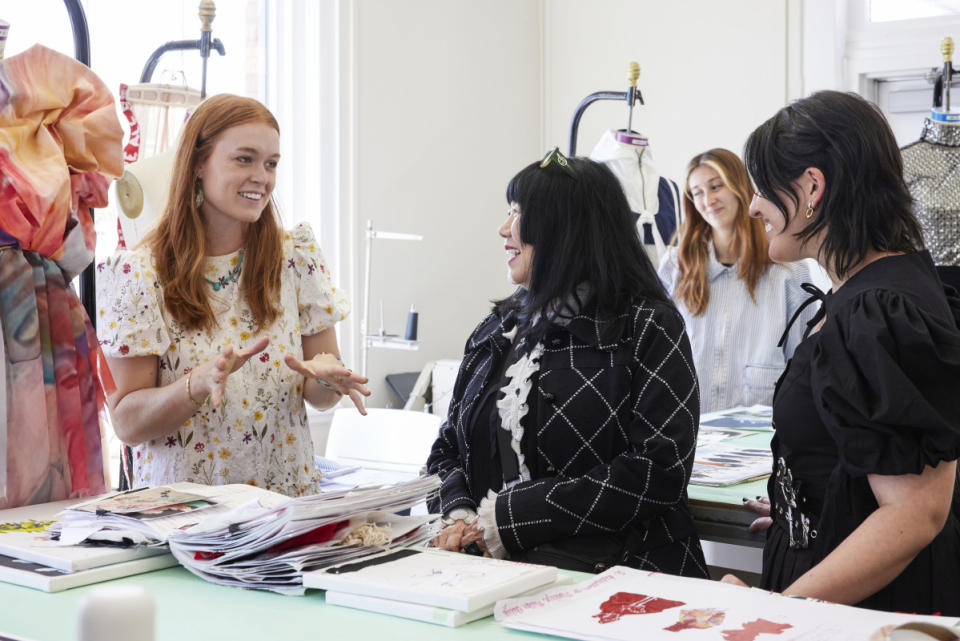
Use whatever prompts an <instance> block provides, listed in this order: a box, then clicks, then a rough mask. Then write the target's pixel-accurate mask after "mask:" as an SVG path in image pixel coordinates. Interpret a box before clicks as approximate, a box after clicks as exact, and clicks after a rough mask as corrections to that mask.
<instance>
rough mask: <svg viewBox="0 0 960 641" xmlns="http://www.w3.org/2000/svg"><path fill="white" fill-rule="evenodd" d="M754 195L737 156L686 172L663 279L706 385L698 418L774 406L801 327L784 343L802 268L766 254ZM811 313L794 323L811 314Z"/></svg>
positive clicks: (714, 155)
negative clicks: (775, 391) (751, 206)
mask: <svg viewBox="0 0 960 641" xmlns="http://www.w3.org/2000/svg"><path fill="white" fill-rule="evenodd" d="M752 195H753V189H752V187H751V184H750V179H749V177H748V176H747V171H746V169H745V168H744V166H743V163H742V162H741V160H740V158H738V157H737V155H736V154H734V153H733V152H732V151H728V150H726V149H711V150H709V151H706V152H704V153H702V154H698V155H697V156H695V157H694V158H693V159H692V160H691V161H690V163H689V164H688V165H687V179H686V187H685V189H684V198H683V210H684V220H683V223H682V224H681V225H680V229H679V230H678V232H677V236H676V237H675V238H674V242H673V244H672V246H671V247H670V248H669V250H668V251H667V253H666V254H665V255H664V257H663V260H662V261H661V263H660V270H659V273H660V278H661V279H662V280H663V283H664V286H665V287H666V288H667V291H668V292H669V293H670V295H671V297H672V298H673V299H674V301H675V302H676V304H677V307H678V309H679V310H680V313H681V314H682V315H683V320H684V322H685V323H686V327H687V334H688V335H689V337H690V343H691V345H692V348H693V359H694V364H695V366H696V368H697V376H698V378H699V381H700V409H701V412H711V411H714V410H720V409H726V408H729V407H736V406H738V405H753V404H756V403H760V404H764V405H769V404H770V403H771V402H772V399H773V386H774V384H775V383H776V380H777V378H778V377H779V376H780V373H781V372H782V371H783V368H784V366H785V365H786V362H787V360H788V359H789V358H790V356H791V355H792V354H793V350H794V348H795V347H796V346H797V344H799V342H800V340H801V339H802V335H803V330H804V328H805V325H806V323H805V322H796V323H794V324H793V327H792V329H791V331H790V332H789V333H788V334H787V336H785V337H783V336H782V334H783V333H784V329H785V328H786V326H787V322H788V321H789V320H790V318H791V317H792V316H793V314H794V312H795V311H796V310H797V308H798V307H799V306H800V305H801V303H802V302H803V300H804V299H805V298H806V295H805V294H804V292H803V291H802V290H801V289H800V284H801V283H803V282H805V281H809V280H810V275H809V273H808V271H807V268H806V267H805V266H804V265H803V264H802V263H793V264H781V263H775V262H773V261H772V260H771V259H770V257H769V256H768V255H767V249H768V243H767V239H766V235H765V234H764V229H763V223H762V222H761V221H760V220H758V219H752V218H750V215H749V213H748V207H749V203H750V199H751V197H752ZM814 311H815V310H814V309H813V306H808V307H807V308H806V309H804V310H803V312H802V316H801V318H800V319H798V321H801V320H802V321H805V320H806V319H807V318H809V317H812V316H813V313H814Z"/></svg>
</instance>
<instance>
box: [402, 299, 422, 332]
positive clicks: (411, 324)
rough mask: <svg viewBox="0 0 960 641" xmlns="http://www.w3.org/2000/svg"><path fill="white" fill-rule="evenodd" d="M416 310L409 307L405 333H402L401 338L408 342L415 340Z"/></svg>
mask: <svg viewBox="0 0 960 641" xmlns="http://www.w3.org/2000/svg"><path fill="white" fill-rule="evenodd" d="M418 316H419V314H417V310H416V309H414V307H413V305H411V306H410V312H409V313H408V314H407V331H406V332H404V334H403V337H404V338H405V339H407V340H408V341H415V340H417V317H418Z"/></svg>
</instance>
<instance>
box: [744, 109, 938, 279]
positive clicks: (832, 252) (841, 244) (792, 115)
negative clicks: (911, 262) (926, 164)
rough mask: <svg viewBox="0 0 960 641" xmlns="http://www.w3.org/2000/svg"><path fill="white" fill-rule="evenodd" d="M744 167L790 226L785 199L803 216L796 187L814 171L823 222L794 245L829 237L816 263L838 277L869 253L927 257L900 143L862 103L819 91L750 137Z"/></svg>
mask: <svg viewBox="0 0 960 641" xmlns="http://www.w3.org/2000/svg"><path fill="white" fill-rule="evenodd" d="M743 159H744V163H745V164H746V166H747V170H748V171H749V172H750V175H751V176H752V177H753V181H754V183H755V184H756V186H757V189H758V191H759V192H760V193H761V194H762V195H763V197H764V198H767V199H768V200H770V202H772V203H774V204H775V205H776V206H777V209H779V210H780V212H781V213H782V214H783V216H784V219H785V220H786V221H787V223H789V219H790V216H789V214H788V208H787V205H786V203H785V202H784V201H783V199H782V195H786V197H787V198H789V199H790V200H791V201H793V204H794V211H796V212H799V211H802V210H803V206H802V205H803V203H801V202H800V201H799V198H798V196H797V194H796V192H795V191H794V189H793V183H794V182H795V181H796V180H797V179H798V178H799V177H800V175H801V174H802V173H803V172H804V171H805V170H806V169H807V168H808V167H816V168H817V169H819V170H820V171H822V172H823V175H824V177H825V179H826V185H825V188H824V194H823V199H822V200H821V201H820V207H818V208H817V211H816V214H817V215H816V217H815V218H814V219H813V221H812V222H811V223H810V224H809V225H807V227H806V228H804V229H803V231H801V232H799V233H798V234H796V237H797V238H798V239H799V240H801V241H806V240H808V239H809V238H811V237H813V236H814V235H816V234H818V233H820V232H821V230H825V231H824V238H823V244H822V245H821V248H820V252H821V256H820V257H819V258H818V260H819V261H820V262H821V264H826V265H829V266H830V267H832V269H833V271H834V273H835V274H836V275H837V276H838V277H840V278H842V277H843V276H844V275H846V274H847V272H849V270H850V269H851V268H852V267H854V266H855V265H857V264H858V263H860V262H861V261H862V260H863V259H864V258H865V257H866V255H867V252H868V251H870V250H871V249H873V250H877V251H889V252H912V251H919V250H921V249H923V238H922V237H921V235H920V225H919V223H917V220H916V218H915V217H914V215H913V205H912V201H911V198H910V192H909V191H908V190H907V186H906V183H904V181H903V160H902V158H901V156H900V149H899V147H898V146H897V141H896V139H895V138H894V136H893V132H892V131H891V130H890V126H889V125H888V124H887V121H886V119H885V118H884V117H883V114H882V113H880V110H879V109H877V107H875V106H874V105H873V104H871V103H869V102H867V101H866V100H864V99H863V98H861V97H860V96H858V95H856V94H854V93H843V92H840V91H819V92H817V93H815V94H813V95H811V96H809V97H807V98H804V99H802V100H798V101H796V102H794V103H793V104H791V105H789V106H787V107H784V108H783V109H781V110H780V111H778V112H777V113H776V114H774V116H773V117H772V118H770V119H769V120H767V121H766V122H765V123H763V124H762V125H760V126H759V127H757V129H756V130H755V131H754V132H753V133H752V134H750V137H749V138H748V139H747V143H746V145H745V147H744V151H743Z"/></svg>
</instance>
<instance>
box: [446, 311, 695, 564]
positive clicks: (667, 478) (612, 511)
mask: <svg viewBox="0 0 960 641" xmlns="http://www.w3.org/2000/svg"><path fill="white" fill-rule="evenodd" d="M515 322H516V321H515V319H514V318H513V314H512V313H510V314H507V315H506V316H505V317H504V318H500V317H499V316H497V315H496V314H491V315H490V316H488V317H487V318H486V319H485V320H484V321H483V322H481V323H480V325H478V326H477V328H476V329H475V330H474V332H473V334H472V335H471V336H470V338H469V339H468V341H467V345H466V350H465V355H464V359H463V363H462V364H461V367H460V372H459V374H458V377H457V381H456V384H455V387H454V392H453V399H452V401H451V403H450V410H449V414H448V418H447V421H446V422H445V423H444V424H443V425H442V426H441V428H440V435H439V437H438V439H437V441H436V443H435V444H434V446H433V450H432V452H431V454H430V457H429V459H428V462H427V465H428V469H429V471H430V472H431V473H434V474H438V475H439V476H440V478H441V479H442V486H441V488H440V491H439V494H438V495H437V496H436V497H435V498H434V499H433V500H432V502H431V504H430V508H431V511H433V512H442V513H444V514H446V513H448V512H450V510H452V509H453V508H456V507H469V508H473V509H476V508H477V500H479V498H478V497H482V496H484V495H485V494H486V490H487V488H477V487H472V485H471V479H470V478H469V473H468V470H470V469H471V468H470V465H471V462H470V455H471V452H470V430H472V429H474V419H475V417H474V416H473V414H474V413H475V411H476V409H479V408H476V407H475V404H477V402H478V401H479V400H480V399H481V397H482V393H483V390H484V388H485V387H486V386H487V383H488V381H487V379H488V377H489V376H491V372H496V371H497V365H498V363H499V361H500V359H501V358H503V356H504V354H505V353H506V352H507V350H508V349H509V347H510V342H509V340H508V339H507V338H505V337H504V336H503V334H504V332H506V331H509V330H510V329H512V328H513V326H514V325H515ZM615 326H616V327H617V328H618V330H617V331H615V332H614V333H615V334H616V337H615V338H607V340H606V342H605V341H604V340H603V338H602V337H607V336H608V335H609V334H610V333H611V332H609V331H606V332H605V331H604V329H605V326H604V324H603V323H601V322H599V321H598V320H597V319H596V318H595V317H594V316H592V315H591V314H590V313H589V312H581V313H580V314H579V315H577V316H576V317H574V318H573V319H572V320H571V321H570V322H569V323H568V324H566V325H559V324H551V326H550V327H549V328H548V330H547V331H546V333H545V335H544V338H543V346H544V352H543V356H542V357H541V360H540V371H539V376H537V377H536V379H537V380H536V384H535V386H534V388H533V389H532V390H531V392H530V398H529V399H528V404H530V405H531V406H533V404H535V407H536V409H535V416H536V417H537V425H535V426H531V425H526V426H525V430H526V431H527V432H529V434H530V437H533V438H535V439H536V449H537V454H538V456H537V457H536V458H537V460H536V462H535V464H534V467H533V468H531V470H530V472H531V476H532V479H531V480H530V481H526V482H521V483H518V484H517V485H514V486H512V487H510V488H509V489H503V490H501V491H500V493H499V495H498V497H497V501H496V522H497V527H498V530H499V533H500V537H501V539H502V541H503V545H504V547H505V548H506V549H507V551H508V552H510V553H511V555H514V554H516V553H518V552H521V551H524V550H530V549H532V548H534V547H535V546H538V545H541V544H543V543H547V542H556V541H558V540H561V539H568V538H571V537H578V536H589V535H598V534H611V533H620V534H627V533H630V534H631V537H630V540H632V541H634V542H638V541H639V542H641V543H640V544H639V545H636V544H635V545H633V550H632V557H633V558H631V559H629V564H630V565H634V566H636V567H644V568H649V569H656V570H660V571H664V572H673V573H677V574H688V575H694V576H703V575H704V573H705V570H704V568H703V565H702V564H703V556H702V552H701V551H700V544H699V539H698V538H697V535H696V531H695V528H694V525H693V519H692V517H691V516H690V512H689V507H688V504H687V494H686V487H687V482H688V481H689V479H690V471H691V469H692V467H693V457H694V448H695V445H696V439H697V427H698V422H699V391H698V388H697V376H696V373H695V371H694V366H693V360H692V358H691V355H690V345H689V342H688V339H687V336H686V333H685V332H684V327H683V321H682V319H681V317H680V315H679V314H678V313H677V312H676V311H674V310H672V309H670V308H669V307H668V306H666V305H664V304H661V303H657V302H651V301H647V300H645V299H638V300H637V301H635V302H634V303H633V304H632V305H631V306H630V307H629V308H628V309H627V311H626V312H625V313H624V314H623V315H621V316H620V317H619V318H618V319H616V322H615ZM485 426H486V421H485V420H484V421H480V425H479V426H478V429H489V428H487V427H485ZM631 530H633V532H630V531H631Z"/></svg>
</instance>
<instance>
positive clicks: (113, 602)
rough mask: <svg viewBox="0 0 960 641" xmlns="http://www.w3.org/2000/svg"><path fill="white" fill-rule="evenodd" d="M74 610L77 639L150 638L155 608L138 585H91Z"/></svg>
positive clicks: (130, 640)
mask: <svg viewBox="0 0 960 641" xmlns="http://www.w3.org/2000/svg"><path fill="white" fill-rule="evenodd" d="M77 610H78V614H77V641H154V638H155V635H154V632H155V629H156V624H155V620H156V612H155V610H156V608H155V607H154V604H153V597H152V596H150V593H149V592H147V591H146V590H144V589H143V588H141V587H139V586H136V585H104V586H101V587H98V588H95V589H93V590H90V592H88V593H87V594H86V595H84V597H83V599H81V600H80V604H79V606H78V609H77Z"/></svg>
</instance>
